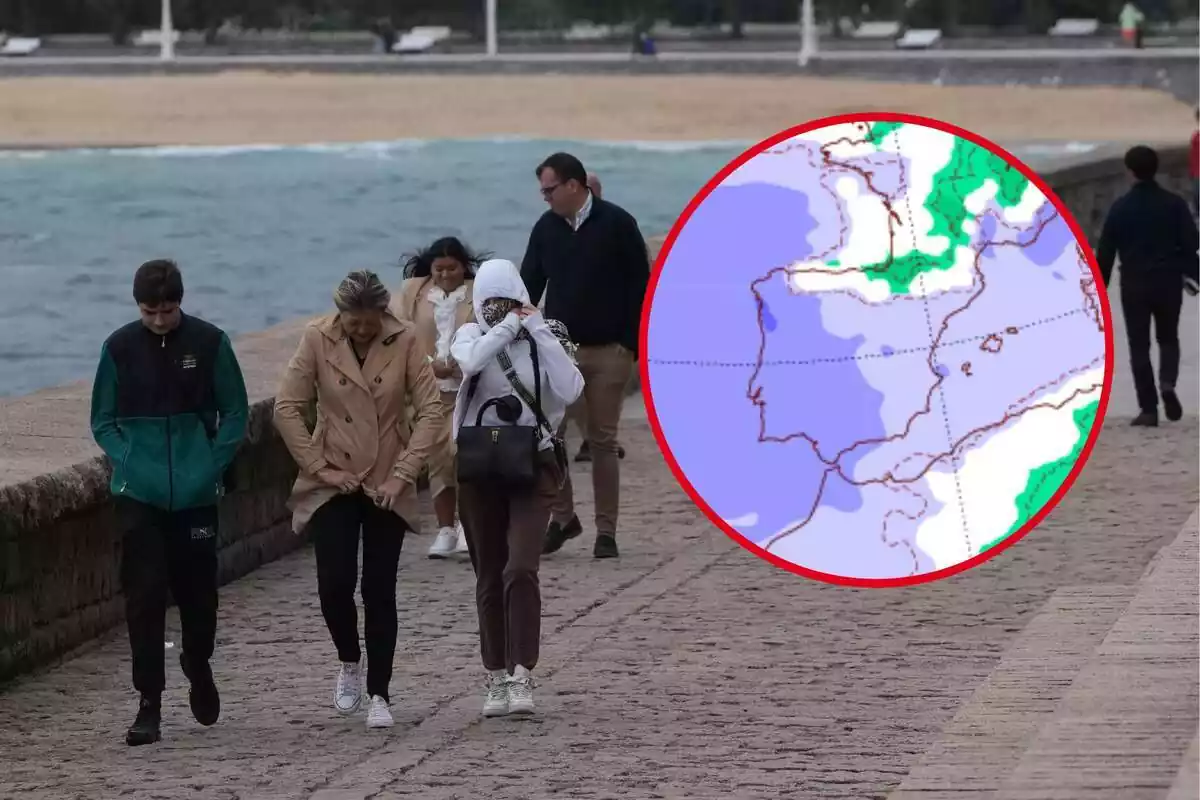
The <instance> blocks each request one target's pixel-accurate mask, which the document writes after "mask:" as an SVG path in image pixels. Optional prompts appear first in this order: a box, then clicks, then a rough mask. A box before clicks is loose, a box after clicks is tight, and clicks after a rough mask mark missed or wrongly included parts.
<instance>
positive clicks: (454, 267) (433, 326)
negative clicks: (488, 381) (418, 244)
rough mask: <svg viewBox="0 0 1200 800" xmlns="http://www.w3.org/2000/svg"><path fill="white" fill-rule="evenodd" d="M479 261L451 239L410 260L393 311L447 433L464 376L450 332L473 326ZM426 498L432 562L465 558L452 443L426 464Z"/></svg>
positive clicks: (465, 548) (446, 238)
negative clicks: (406, 330) (420, 358)
mask: <svg viewBox="0 0 1200 800" xmlns="http://www.w3.org/2000/svg"><path fill="white" fill-rule="evenodd" d="M479 263H480V257H479V256H477V255H476V254H475V253H473V252H471V250H470V249H468V248H467V246H466V245H464V244H463V243H462V242H461V241H459V240H458V239H456V238H455V237H453V236H448V237H445V238H442V239H438V240H437V241H436V242H434V243H433V244H431V245H430V246H429V247H427V248H426V249H424V250H422V251H420V252H419V253H416V254H415V255H413V256H412V257H410V258H409V259H408V260H407V262H406V263H405V266H404V283H403V284H402V285H401V288H400V296H399V298H397V302H396V303H395V305H394V308H395V311H396V316H398V317H399V318H400V319H402V320H408V321H410V322H412V324H413V326H414V327H415V329H416V334H417V342H418V344H419V345H420V351H421V353H422V354H424V356H425V358H426V359H427V360H428V361H429V364H430V368H431V369H432V370H433V375H434V377H435V378H436V379H437V385H438V391H439V392H440V393H441V398H442V407H443V409H444V411H445V419H446V425H447V429H449V424H450V416H451V414H453V412H454V400H455V397H456V396H457V393H458V387H459V385H461V383H462V370H460V369H459V368H458V365H457V364H455V363H454V359H453V358H451V357H450V341H451V340H452V339H453V338H454V332H455V331H456V330H458V329H459V328H461V327H462V326H463V325H465V324H466V323H468V322H470V321H471V320H473V319H474V318H475V317H474V313H473V311H472V306H471V283H472V280H473V278H474V276H475V268H476V267H477V266H478V265H479ZM429 493H430V495H432V497H433V511H434V515H435V516H436V517H437V524H438V533H437V536H436V537H434V540H433V544H431V545H430V546H429V557H430V558H448V557H450V556H451V555H453V554H455V553H461V554H463V555H466V553H467V537H466V533H464V531H463V528H462V525H461V524H460V523H458V521H457V515H458V481H457V480H456V478H455V469H454V441H453V440H452V439H450V438H449V437H447V438H446V444H445V446H444V447H443V449H442V450H441V451H440V452H439V453H437V454H436V455H434V456H433V457H432V459H431V460H430V462H429Z"/></svg>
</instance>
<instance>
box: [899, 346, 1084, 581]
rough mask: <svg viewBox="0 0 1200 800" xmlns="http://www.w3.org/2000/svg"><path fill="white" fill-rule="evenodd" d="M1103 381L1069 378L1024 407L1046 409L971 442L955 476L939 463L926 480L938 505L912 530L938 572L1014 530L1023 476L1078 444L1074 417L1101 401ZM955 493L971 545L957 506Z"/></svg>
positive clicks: (962, 453)
mask: <svg viewBox="0 0 1200 800" xmlns="http://www.w3.org/2000/svg"><path fill="white" fill-rule="evenodd" d="M1103 382H1104V370H1103V368H1097V369H1092V370H1088V371H1087V372H1084V373H1081V374H1079V375H1077V376H1075V377H1074V378H1072V379H1070V380H1069V381H1067V382H1066V383H1065V384H1064V385H1062V386H1061V387H1060V388H1058V389H1057V390H1055V391H1053V392H1050V393H1048V394H1045V395H1043V396H1039V397H1037V398H1035V399H1034V400H1032V401H1031V402H1030V403H1028V404H1027V406H1026V407H1028V406H1032V405H1042V404H1048V405H1049V406H1051V407H1047V408H1034V409H1031V410H1029V411H1026V412H1025V413H1023V414H1022V415H1021V416H1020V417H1018V418H1017V419H1016V421H1015V422H1012V423H1010V424H1008V425H1006V426H1005V427H1004V428H1003V429H1001V430H997V431H992V432H989V433H987V434H986V435H985V436H983V437H976V438H977V440H978V441H977V442H976V443H973V444H968V445H966V446H964V447H963V448H961V449H960V450H959V453H958V456H959V457H958V472H957V476H956V475H955V473H953V472H950V471H948V465H947V463H946V461H945V460H943V461H942V462H939V468H938V469H935V470H930V471H929V472H928V473H927V474H926V481H927V484H928V486H929V489H930V491H931V492H932V494H933V496H934V497H935V498H936V499H937V500H939V501H940V502H941V503H943V504H944V505H943V507H942V509H941V511H940V512H939V513H937V514H935V515H933V516H931V517H928V518H926V519H925V520H924V521H923V522H922V523H921V525H920V526H919V527H918V529H917V544H918V546H919V547H920V548H921V549H922V550H924V551H925V553H927V554H928V555H929V556H930V557H931V558H932V559H933V561H934V563H935V565H936V567H937V568H938V569H941V568H945V567H949V566H953V565H954V564H958V563H961V562H963V561H965V560H967V559H968V558H971V557H972V556H974V555H976V554H977V553H978V552H979V551H980V549H981V548H982V547H984V546H985V545H987V544H989V543H991V542H992V541H995V540H996V539H997V538H999V537H1000V536H1003V535H1004V534H1005V533H1007V532H1008V531H1009V530H1010V529H1011V528H1012V526H1013V523H1015V522H1016V521H1017V514H1018V510H1017V505H1016V501H1017V498H1018V497H1020V495H1021V493H1022V492H1024V491H1025V486H1026V484H1027V483H1028V480H1029V473H1030V472H1032V471H1033V470H1035V469H1037V468H1038V467H1041V466H1043V465H1045V464H1049V463H1051V462H1053V461H1057V460H1058V459H1060V458H1064V457H1066V456H1068V455H1070V453H1071V451H1072V450H1073V449H1074V448H1075V445H1076V443H1077V442H1078V440H1079V430H1078V428H1076V427H1075V425H1074V424H1073V423H1074V416H1073V415H1074V413H1075V412H1076V411H1078V410H1079V409H1080V408H1083V407H1085V406H1087V405H1089V404H1091V403H1094V402H1096V401H1097V400H1099V399H1100V390H1099V389H1096V388H1094V387H1097V386H1099V385H1101V384H1103ZM1088 390H1091V391H1088ZM1077 391H1079V392H1081V394H1079V395H1078V396H1076V397H1075V398H1074V399H1072V400H1070V402H1067V403H1066V405H1064V406H1063V407H1062V408H1054V407H1053V406H1057V405H1060V404H1062V403H1064V402H1065V401H1067V398H1069V397H1071V395H1072V394H1074V393H1075V392H1077ZM1082 392H1086V393H1082ZM960 487H961V492H962V495H961V496H962V502H963V504H964V505H966V512H965V517H966V524H967V530H968V531H969V536H970V541H969V542H968V535H967V532H965V531H964V530H963V518H964V512H963V510H962V509H961V508H960V506H959V491H960Z"/></svg>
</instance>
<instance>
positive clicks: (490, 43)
mask: <svg viewBox="0 0 1200 800" xmlns="http://www.w3.org/2000/svg"><path fill="white" fill-rule="evenodd" d="M483 15H484V20H485V22H486V28H487V54H488V56H489V57H494V56H495V55H496V53H497V52H499V46H498V44H497V42H496V0H484V11H483Z"/></svg>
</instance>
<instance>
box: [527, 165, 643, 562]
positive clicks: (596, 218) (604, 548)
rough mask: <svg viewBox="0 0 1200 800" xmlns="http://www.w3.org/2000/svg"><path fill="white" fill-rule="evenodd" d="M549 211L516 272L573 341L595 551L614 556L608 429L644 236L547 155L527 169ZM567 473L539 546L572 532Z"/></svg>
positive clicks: (616, 465)
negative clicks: (576, 349)
mask: <svg viewBox="0 0 1200 800" xmlns="http://www.w3.org/2000/svg"><path fill="white" fill-rule="evenodd" d="M536 175H537V177H538V181H539V183H540V184H541V187H540V188H541V193H542V197H543V198H545V200H546V202H547V203H548V204H549V206H550V208H549V210H548V211H546V213H545V214H543V215H542V217H541V218H540V219H539V220H538V221H537V224H535V225H534V227H533V231H532V232H531V233H530V236H529V244H528V246H527V248H526V251H525V258H524V260H523V262H522V264H521V276H522V278H523V279H524V280H525V284H526V286H527V287H528V288H529V294H530V297H531V298H532V299H533V302H534V304H535V305H536V304H537V303H538V301H540V300H541V297H542V293H543V291H545V292H546V315H547V316H549V317H551V318H553V319H557V320H560V321H562V322H563V323H564V324H565V325H566V327H567V330H569V331H570V333H571V336H572V338H573V340H574V341H575V343H576V344H578V346H579V353H578V359H579V370H580V372H582V373H583V377H584V398H585V401H586V415H587V441H588V445H589V450H590V452H591V457H592V464H593V467H592V487H593V490H594V494H595V504H596V541H595V545H594V547H593V550H592V553H593V555H594V556H595V557H596V558H615V557H616V556H617V555H618V549H617V539H616V535H617V511H618V508H619V505H620V470H621V467H620V458H619V454H618V448H619V445H618V444H617V434H618V429H619V426H620V420H621V408H622V405H623V403H624V400H625V394H626V388H627V386H628V385H629V380H630V377H631V376H632V374H633V369H634V363H635V361H636V360H637V347H638V332H639V328H640V325H641V315H642V300H643V298H644V296H645V293H646V286H647V284H648V282H649V279H650V261H649V255H648V252H647V250H646V241H645V239H644V238H643V237H642V233H641V231H640V230H639V229H638V224H637V221H636V220H635V219H634V218H633V217H632V216H631V215H630V214H629V212H627V211H625V210H624V209H623V208H621V207H620V206H617V205H615V204H614V203H611V202H609V201H607V200H604V199H601V198H599V197H596V196H595V195H594V194H593V193H592V192H591V191H590V190H589V189H588V187H587V183H588V177H587V171H586V170H585V169H584V167H583V164H582V163H580V161H579V159H578V158H576V157H575V156H572V155H570V154H568V153H555V154H553V155H551V156H550V157H549V158H547V159H546V160H545V161H543V162H542V163H541V164H539V165H538V167H537V169H536ZM582 530H583V526H582V525H581V523H580V521H579V517H578V515H577V514H576V513H575V503H574V494H573V490H572V485H571V478H570V475H568V476H567V477H566V480H565V481H564V483H563V488H562V490H561V491H560V493H559V496H558V499H557V500H556V501H555V507H554V512H553V518H552V521H551V523H550V526H549V527H548V528H547V530H546V542H545V546H544V549H543V552H544V553H553V552H555V551H557V550H559V549H560V548H561V547H562V546H563V544H564V543H565V542H566V541H567V540H568V539H571V538H574V537H575V536H578V535H579V534H580V533H582Z"/></svg>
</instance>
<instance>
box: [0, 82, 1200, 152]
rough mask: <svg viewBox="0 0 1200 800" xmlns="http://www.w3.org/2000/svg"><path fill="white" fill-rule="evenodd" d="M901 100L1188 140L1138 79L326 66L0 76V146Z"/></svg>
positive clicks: (680, 116) (992, 118)
mask: <svg viewBox="0 0 1200 800" xmlns="http://www.w3.org/2000/svg"><path fill="white" fill-rule="evenodd" d="M885 110H886V111H902V112H908V113H916V114H924V115H928V116H932V117H937V118H941V119H944V120H946V121H949V122H953V123H956V124H958V125H961V126H963V127H966V128H968V129H970V130H974V131H976V132H978V133H980V134H982V135H984V136H988V137H991V138H995V139H1005V140H1010V141H1012V140H1021V141H1036V140H1045V141H1059V142H1062V141H1073V140H1082V141H1120V142H1133V141H1143V142H1151V143H1164V142H1167V143H1175V142H1181V141H1186V138H1187V136H1188V135H1190V132H1191V127H1192V112H1191V109H1190V108H1188V107H1187V106H1186V105H1184V104H1182V103H1179V102H1177V101H1175V100H1174V99H1172V98H1171V97H1170V96H1168V95H1166V94H1164V93H1160V92H1155V91H1151V90H1144V89H1126V88H1051V87H1046V88H1040V87H1039V88H1028V87H1003V86H986V87H983V86H978V87H963V86H956V87H937V86H929V85H904V84H891V83H878V82H870V81H860V80H826V79H811V78H796V77H764V76H712V75H695V76H610V75H603V76H601V75H596V76H578V75H538V76H528V75H520V76H491V77H481V76H476V75H411V76H397V75H329V74H291V75H287V74H268V73H254V72H230V73H223V74H217V75H202V76H172V77H166V76H161V77H160V76H154V77H144V76H138V77H119V78H113V77H104V78H80V77H23V78H9V79H4V80H0V146H8V147H39V146H63V145H68V146H75V145H80V146H92V145H95V146H116V145H139V144H179V145H184V144H196V145H231V144H256V143H262V144H298V143H305V142H353V141H376V140H394V139H403V138H438V137H479V136H503V135H512V136H541V137H562V138H576V139H579V138H585V139H602V140H696V139H758V138H764V137H766V136H769V135H771V134H773V133H775V132H777V131H779V130H782V129H784V128H787V127H789V126H791V125H795V124H798V123H801V122H804V121H806V120H809V119H812V118H815V117H821V116H826V115H830V114H837V113H845V112H854V111H885Z"/></svg>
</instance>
